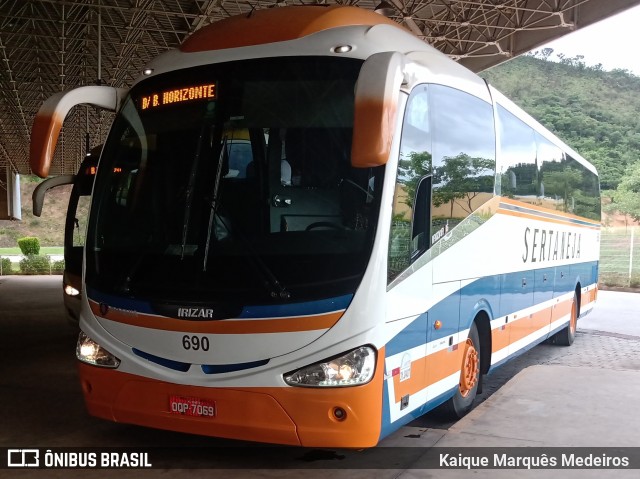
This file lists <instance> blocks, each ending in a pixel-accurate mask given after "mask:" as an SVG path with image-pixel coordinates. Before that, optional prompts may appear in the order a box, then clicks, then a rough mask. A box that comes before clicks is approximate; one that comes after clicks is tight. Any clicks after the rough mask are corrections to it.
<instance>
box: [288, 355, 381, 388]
mask: <svg viewBox="0 0 640 479" xmlns="http://www.w3.org/2000/svg"><path fill="white" fill-rule="evenodd" d="M375 369H376V353H375V350H374V349H373V348H371V347H369V346H363V347H360V348H358V349H354V350H353V351H350V352H348V353H346V354H344V355H342V356H339V357H337V358H332V359H328V360H326V361H322V362H319V363H315V364H311V365H309V366H305V367H304V368H301V369H298V370H297V371H292V372H290V373H287V374H285V375H284V380H285V382H286V383H287V384H289V385H291V386H307V387H345V386H359V385H361V384H365V383H368V382H369V381H371V379H372V378H373V373H374V372H375Z"/></svg>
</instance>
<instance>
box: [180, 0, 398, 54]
mask: <svg viewBox="0 0 640 479" xmlns="http://www.w3.org/2000/svg"><path fill="white" fill-rule="evenodd" d="M374 25H393V26H395V27H397V28H399V29H401V30H405V29H404V27H402V26H400V25H399V24H397V23H396V22H394V21H393V20H390V19H388V18H386V17H383V16H382V15H378V14H377V13H373V12H371V11H370V10H365V9H363V8H356V7H342V6H337V5H334V6H330V7H327V6H299V5H298V6H289V7H280V8H269V9H264V10H256V11H252V12H250V13H249V14H246V15H236V16H233V17H229V18H226V19H224V20H221V21H219V22H215V23H212V24H211V25H208V26H206V27H204V28H202V29H200V30H198V31H197V32H196V33H194V34H193V35H191V36H190V37H189V38H187V39H186V40H185V41H184V43H183V44H182V45H181V46H180V50H181V51H183V52H185V53H194V52H203V51H209V50H223V49H225V48H237V47H247V46H252V45H263V44H265V43H274V42H282V41H287V40H295V39H297V38H302V37H306V36H307V35H311V34H313V33H317V32H321V31H324V30H329V29H332V28H338V27H346V26H374ZM405 31H407V30H405Z"/></svg>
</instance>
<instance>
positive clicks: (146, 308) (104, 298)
mask: <svg viewBox="0 0 640 479" xmlns="http://www.w3.org/2000/svg"><path fill="white" fill-rule="evenodd" d="M87 297H88V298H89V299H91V300H93V301H95V302H97V303H106V304H108V305H109V306H111V307H114V308H118V309H126V310H128V311H136V312H138V313H145V314H154V311H153V309H152V308H151V303H150V302H148V301H141V300H139V299H131V298H124V297H122V296H114V295H112V294H107V293H102V292H100V291H98V290H95V289H93V288H87Z"/></svg>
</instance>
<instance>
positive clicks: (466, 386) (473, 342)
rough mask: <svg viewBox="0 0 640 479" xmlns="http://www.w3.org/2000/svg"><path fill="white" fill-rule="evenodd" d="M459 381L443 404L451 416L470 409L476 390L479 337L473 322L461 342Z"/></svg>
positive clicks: (478, 364) (456, 415)
mask: <svg viewBox="0 0 640 479" xmlns="http://www.w3.org/2000/svg"><path fill="white" fill-rule="evenodd" d="M462 347H463V351H462V365H461V368H460V383H459V384H458V389H457V390H456V393H455V395H454V396H453V397H452V398H451V399H449V400H448V401H447V402H446V403H445V404H444V405H443V409H444V411H443V412H445V414H446V415H447V416H449V417H453V418H461V417H463V416H464V415H465V414H467V413H468V412H469V411H470V410H471V405H472V404H473V401H474V399H475V398H476V393H477V392H478V384H479V382H480V338H479V336H478V328H477V326H476V323H475V322H474V323H473V324H472V325H471V329H470V330H469V337H468V338H467V340H466V341H465V342H464V344H463V346H462Z"/></svg>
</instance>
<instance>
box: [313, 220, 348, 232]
mask: <svg viewBox="0 0 640 479" xmlns="http://www.w3.org/2000/svg"><path fill="white" fill-rule="evenodd" d="M316 228H330V229H333V230H340V231H342V230H344V227H343V226H342V225H339V224H337V223H331V222H330V221H316V222H315V223H311V224H309V225H307V227H306V228H305V229H304V230H305V231H311V230H313V229H316Z"/></svg>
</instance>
